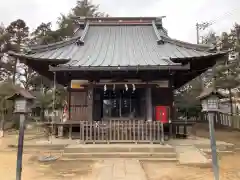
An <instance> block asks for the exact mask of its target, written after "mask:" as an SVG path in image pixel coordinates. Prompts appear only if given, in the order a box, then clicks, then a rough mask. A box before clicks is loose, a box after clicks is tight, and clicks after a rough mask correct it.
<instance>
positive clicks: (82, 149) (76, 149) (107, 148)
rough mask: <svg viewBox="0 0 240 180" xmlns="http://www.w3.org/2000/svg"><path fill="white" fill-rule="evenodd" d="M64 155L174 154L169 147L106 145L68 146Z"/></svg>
mask: <svg viewBox="0 0 240 180" xmlns="http://www.w3.org/2000/svg"><path fill="white" fill-rule="evenodd" d="M64 152H65V153H102V152H103V153H107V152H109V153H110V152H113V153H115V152H119V153H124V152H126V153H127V152H134V153H138V152H139V153H140V152H144V153H149V152H150V153H155V152H175V149H174V148H173V147H172V146H169V145H148V144H145V145H140V144H137V145H121V144H120V145H115V144H106V145H100V144H95V145H86V144H85V145H81V144H79V145H69V146H67V147H66V148H65V149H64Z"/></svg>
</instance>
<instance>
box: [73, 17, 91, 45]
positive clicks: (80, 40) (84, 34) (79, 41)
mask: <svg viewBox="0 0 240 180" xmlns="http://www.w3.org/2000/svg"><path fill="white" fill-rule="evenodd" d="M89 25H90V22H89V20H87V22H86V25H85V27H84V30H83V33H82V34H81V37H80V38H78V40H77V41H76V44H77V45H84V39H85V37H86V35H87V33H88V30H89Z"/></svg>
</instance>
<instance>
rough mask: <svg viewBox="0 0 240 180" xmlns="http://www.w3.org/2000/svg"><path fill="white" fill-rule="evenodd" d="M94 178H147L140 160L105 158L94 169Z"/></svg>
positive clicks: (114, 179)
mask: <svg viewBox="0 0 240 180" xmlns="http://www.w3.org/2000/svg"><path fill="white" fill-rule="evenodd" d="M92 179H94V180H147V178H146V175H145V172H144V170H143V169H142V166H141V164H140V163H139V161H138V160H133V159H109V160H104V161H103V162H101V164H99V167H96V168H95V169H94V171H93V177H92Z"/></svg>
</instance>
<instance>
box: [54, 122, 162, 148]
mask: <svg viewBox="0 0 240 180" xmlns="http://www.w3.org/2000/svg"><path fill="white" fill-rule="evenodd" d="M57 126H58V127H63V128H64V129H65V130H66V129H67V130H68V133H69V134H68V136H69V138H75V137H77V138H79V139H80V140H81V141H82V142H83V143H161V142H163V141H164V130H163V126H162V125H161V123H160V122H158V121H152V122H146V121H141V120H127V121H126V120H108V121H99V122H88V121H81V122H67V123H59V124H58V125H57ZM73 128H79V132H77V134H76V133H73V132H72V129H73Z"/></svg>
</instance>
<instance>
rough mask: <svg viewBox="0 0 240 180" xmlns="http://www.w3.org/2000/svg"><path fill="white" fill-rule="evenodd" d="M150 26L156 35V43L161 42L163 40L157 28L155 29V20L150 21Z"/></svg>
mask: <svg viewBox="0 0 240 180" xmlns="http://www.w3.org/2000/svg"><path fill="white" fill-rule="evenodd" d="M152 27H153V30H154V33H155V35H156V36H157V43H158V44H163V43H164V40H163V39H162V36H161V35H160V34H159V32H158V29H157V26H156V23H155V21H152Z"/></svg>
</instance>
